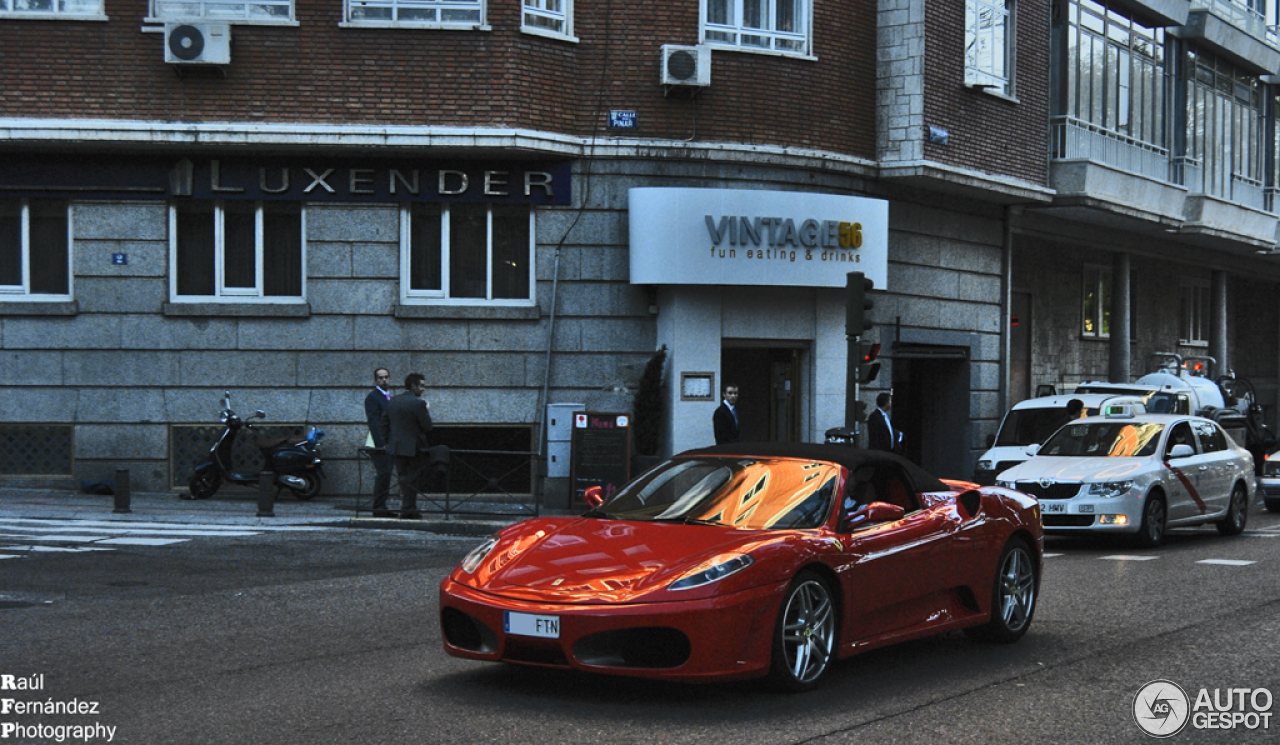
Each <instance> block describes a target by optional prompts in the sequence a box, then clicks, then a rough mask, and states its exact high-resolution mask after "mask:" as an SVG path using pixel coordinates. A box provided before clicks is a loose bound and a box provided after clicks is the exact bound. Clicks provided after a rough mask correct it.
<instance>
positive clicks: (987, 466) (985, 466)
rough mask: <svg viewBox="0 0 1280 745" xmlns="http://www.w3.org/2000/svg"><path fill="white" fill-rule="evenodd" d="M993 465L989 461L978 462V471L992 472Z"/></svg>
mask: <svg viewBox="0 0 1280 745" xmlns="http://www.w3.org/2000/svg"><path fill="white" fill-rule="evenodd" d="M991 463H992V462H991V461H989V460H980V461H978V470H979V471H990V470H991Z"/></svg>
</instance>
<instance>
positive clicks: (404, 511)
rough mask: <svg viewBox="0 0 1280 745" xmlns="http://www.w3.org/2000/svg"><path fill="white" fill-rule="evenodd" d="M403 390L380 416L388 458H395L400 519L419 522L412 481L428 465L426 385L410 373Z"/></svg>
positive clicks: (423, 379)
mask: <svg viewBox="0 0 1280 745" xmlns="http://www.w3.org/2000/svg"><path fill="white" fill-rule="evenodd" d="M404 388H405V391H404V393H401V394H400V395H399V396H395V397H394V398H392V399H391V400H390V401H388V402H387V410H386V411H384V412H383V413H382V422H381V425H382V434H383V436H384V437H386V440H387V454H389V455H391V456H392V457H394V458H395V462H396V476H398V477H399V479H400V519H402V520H421V519H422V513H421V512H419V511H418V485H417V484H416V483H415V481H416V480H417V479H418V478H419V477H420V476H421V475H422V470H423V468H424V467H425V466H426V463H427V433H428V432H430V431H431V412H430V411H429V410H430V408H431V406H430V404H428V403H427V402H426V401H425V400H423V398H422V394H423V393H425V392H426V390H427V383H426V378H424V377H423V376H422V375H421V374H419V373H410V374H409V376H408V377H406V378H405V379H404Z"/></svg>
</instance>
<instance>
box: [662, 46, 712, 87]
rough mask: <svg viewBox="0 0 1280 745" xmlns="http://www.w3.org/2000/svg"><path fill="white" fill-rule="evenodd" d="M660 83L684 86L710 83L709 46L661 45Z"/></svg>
mask: <svg viewBox="0 0 1280 745" xmlns="http://www.w3.org/2000/svg"><path fill="white" fill-rule="evenodd" d="M662 84H663V85H684V86H697V87H702V86H708V85H711V47H709V46H705V45H701V44H700V45H698V46H696V47H682V46H677V45H675V44H663V45H662Z"/></svg>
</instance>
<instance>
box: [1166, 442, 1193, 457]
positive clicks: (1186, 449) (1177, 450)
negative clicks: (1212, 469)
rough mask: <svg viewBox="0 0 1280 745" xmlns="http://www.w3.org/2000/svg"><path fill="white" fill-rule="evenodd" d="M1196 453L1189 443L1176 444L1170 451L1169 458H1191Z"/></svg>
mask: <svg viewBox="0 0 1280 745" xmlns="http://www.w3.org/2000/svg"><path fill="white" fill-rule="evenodd" d="M1195 454H1196V451H1195V450H1192V449H1191V446H1190V445H1187V444H1179V445H1174V446H1173V450H1170V451H1169V460H1176V459H1178V458H1190V457H1191V456H1193V455H1195Z"/></svg>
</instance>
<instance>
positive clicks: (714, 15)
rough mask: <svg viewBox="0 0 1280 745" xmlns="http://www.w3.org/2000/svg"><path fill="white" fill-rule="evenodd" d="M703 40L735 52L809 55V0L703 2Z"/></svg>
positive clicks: (726, 0)
mask: <svg viewBox="0 0 1280 745" xmlns="http://www.w3.org/2000/svg"><path fill="white" fill-rule="evenodd" d="M702 4H703V13H702V39H703V40H704V41H706V42H707V43H709V44H715V45H717V46H728V47H734V48H736V49H747V50H769V51H774V52H784V53H787V54H809V49H810V42H809V26H810V17H811V13H812V5H811V3H810V0H702Z"/></svg>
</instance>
